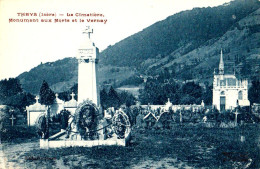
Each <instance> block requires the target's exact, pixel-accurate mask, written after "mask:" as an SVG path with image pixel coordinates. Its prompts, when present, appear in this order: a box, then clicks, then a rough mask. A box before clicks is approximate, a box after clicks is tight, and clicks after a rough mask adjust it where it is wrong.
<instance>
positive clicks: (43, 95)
mask: <svg viewBox="0 0 260 169" xmlns="http://www.w3.org/2000/svg"><path fill="white" fill-rule="evenodd" d="M54 99H55V94H54V92H53V91H52V90H51V89H50V87H49V85H48V83H47V82H46V81H45V80H44V81H43V82H42V86H41V89H40V103H42V104H45V105H48V106H49V105H52V104H53V102H54Z"/></svg>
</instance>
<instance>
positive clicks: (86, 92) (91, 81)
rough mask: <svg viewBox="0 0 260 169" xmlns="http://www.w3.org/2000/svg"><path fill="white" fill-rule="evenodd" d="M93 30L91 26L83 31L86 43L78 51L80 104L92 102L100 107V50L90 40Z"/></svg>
mask: <svg viewBox="0 0 260 169" xmlns="http://www.w3.org/2000/svg"><path fill="white" fill-rule="evenodd" d="M91 33H93V29H91V28H90V27H89V26H87V27H86V29H85V30H84V31H83V35H84V41H83V42H82V44H81V46H80V48H79V49H78V54H77V59H78V64H79V65H78V103H81V102H82V101H83V100H87V99H88V100H91V101H92V102H93V103H95V104H96V105H97V106H99V105H100V97H99V89H98V87H97V84H98V83H97V82H98V76H97V63H98V55H99V50H98V48H97V47H95V44H94V43H93V42H92V41H91V39H90V34H91Z"/></svg>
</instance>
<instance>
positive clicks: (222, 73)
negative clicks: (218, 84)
mask: <svg viewBox="0 0 260 169" xmlns="http://www.w3.org/2000/svg"><path fill="white" fill-rule="evenodd" d="M218 69H219V74H220V75H224V61H223V52H222V49H221V52H220V61H219V67H218Z"/></svg>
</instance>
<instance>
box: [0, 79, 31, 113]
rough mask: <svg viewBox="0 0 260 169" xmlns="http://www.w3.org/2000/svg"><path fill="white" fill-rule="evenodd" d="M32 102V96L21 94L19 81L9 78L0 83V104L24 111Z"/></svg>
mask: <svg viewBox="0 0 260 169" xmlns="http://www.w3.org/2000/svg"><path fill="white" fill-rule="evenodd" d="M33 102H34V96H33V95H32V94H30V93H25V92H23V89H22V87H21V84H20V81H19V79H15V78H9V79H8V80H7V79H5V80H1V81H0V104H4V105H8V106H14V107H17V108H19V109H21V110H22V109H24V108H25V106H28V105H30V104H32V103H33Z"/></svg>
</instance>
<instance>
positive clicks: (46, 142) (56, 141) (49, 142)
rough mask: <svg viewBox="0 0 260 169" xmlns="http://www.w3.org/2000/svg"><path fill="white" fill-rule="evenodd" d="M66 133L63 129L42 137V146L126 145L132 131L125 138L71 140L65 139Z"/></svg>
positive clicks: (45, 147) (46, 147)
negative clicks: (47, 136)
mask: <svg viewBox="0 0 260 169" xmlns="http://www.w3.org/2000/svg"><path fill="white" fill-rule="evenodd" d="M65 135H66V132H65V131H61V132H59V133H57V134H55V135H53V136H51V137H50V138H49V139H40V148H42V149H48V148H63V147H64V148H65V147H94V146H126V145H127V144H128V142H129V141H130V137H131V134H130V131H129V132H126V134H125V138H124V139H118V138H117V137H112V138H108V139H106V140H101V139H100V140H70V139H63V138H64V137H65Z"/></svg>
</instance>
